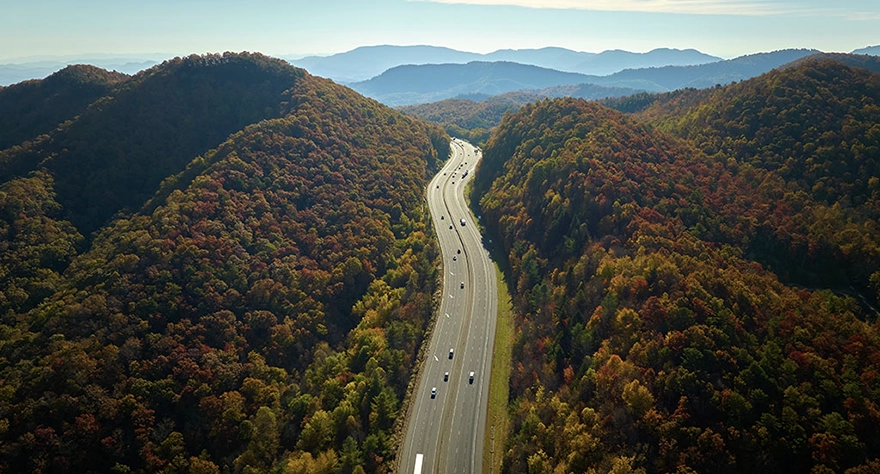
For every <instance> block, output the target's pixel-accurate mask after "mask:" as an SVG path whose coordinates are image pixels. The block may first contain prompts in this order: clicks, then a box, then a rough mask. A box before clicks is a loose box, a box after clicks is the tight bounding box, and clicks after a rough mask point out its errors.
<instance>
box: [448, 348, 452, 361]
mask: <svg viewBox="0 0 880 474" xmlns="http://www.w3.org/2000/svg"><path fill="white" fill-rule="evenodd" d="M449 358H450V359H452V349H449Z"/></svg>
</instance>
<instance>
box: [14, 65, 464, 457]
mask: <svg viewBox="0 0 880 474" xmlns="http://www.w3.org/2000/svg"><path fill="white" fill-rule="evenodd" d="M205 115H211V116H210V117H207V116H205ZM135 120H137V121H138V129H139V130H140V132H139V133H140V134H143V135H140V134H139V133H136V132H134V131H133V130H132V128H133V126H132V125H128V124H127V123H131V122H132V121H135ZM114 121H116V122H121V123H114ZM215 127H217V128H221V129H228V128H232V130H230V131H229V132H227V135H228V136H226V137H219V138H217V141H216V143H210V139H211V137H217V136H218V134H221V133H223V132H222V131H215V130H208V129H212V128H215ZM196 131H199V132H200V133H201V134H205V135H208V137H198V138H197V137H196V135H198V134H199V133H195V132H196ZM229 133H231V135H229ZM150 140H161V141H163V142H170V144H161V145H151V146H152V148H147V149H146V150H140V149H138V150H135V149H134V147H132V148H131V149H128V148H125V147H128V146H131V143H132V142H133V143H138V144H140V145H142V146H147V145H149V144H148V142H149V141H150ZM448 146H449V145H448V137H447V136H445V134H444V133H443V132H442V130H440V129H439V128H437V127H435V126H432V125H429V124H426V123H424V122H421V121H419V120H416V119H413V118H410V117H407V116H405V115H403V114H400V113H398V112H396V111H393V110H391V109H388V108H386V107H384V106H381V105H379V104H377V103H375V102H374V101H370V100H368V99H365V98H363V97H362V96H360V95H358V94H357V93H355V92H353V91H351V90H349V89H347V88H344V87H342V86H338V85H336V84H333V83H332V82H330V81H328V80H324V79H320V78H316V77H314V76H310V75H308V74H307V73H305V72H304V71H302V70H298V69H295V68H292V67H290V66H289V65H287V64H286V63H284V62H282V61H280V60H273V59H270V58H265V57H263V56H260V55H250V54H225V55H223V56H218V55H209V56H192V57H188V58H178V59H175V60H173V61H169V62H167V63H164V64H163V65H160V66H157V67H155V68H153V69H151V70H149V71H146V72H144V73H142V74H140V75H138V76H135V77H133V78H132V79H129V80H127V81H124V82H123V83H122V84H121V85H120V86H119V87H118V88H117V89H116V90H115V91H114V92H113V93H112V95H109V96H105V97H104V98H101V99H99V100H98V101H97V102H96V103H94V104H92V105H91V106H90V107H89V109H88V110H87V111H86V112H84V113H83V114H81V115H80V116H79V118H77V119H75V120H73V121H72V122H71V123H68V124H65V125H64V126H63V127H62V128H61V129H60V130H59V131H58V132H57V133H54V134H52V135H51V136H50V137H49V138H43V139H40V140H37V142H35V143H31V144H27V145H25V146H22V147H21V148H22V149H21V150H17V151H13V152H11V154H7V155H4V156H15V157H17V156H19V155H18V153H25V152H28V153H31V155H30V156H36V157H39V158H40V160H39V161H38V160H30V161H27V163H28V164H29V166H30V167H31V168H33V171H31V172H30V173H28V174H27V175H26V176H22V177H15V178H12V179H9V180H8V181H6V182H5V183H3V184H2V185H0V238H2V240H0V246H2V252H0V255H2V257H0V259H2V261H0V315H2V320H0V334H2V338H0V394H2V395H0V470H2V471H3V472H7V471H8V472H117V471H118V472H206V473H210V472H270V471H274V472H291V473H300V472H364V471H367V472H381V471H386V470H388V468H389V466H390V464H389V460H390V457H391V456H393V449H394V448H395V442H394V440H393V437H392V436H393V425H394V422H395V420H396V418H397V414H398V412H399V409H400V407H401V404H402V401H403V399H404V396H405V394H406V390H407V384H408V383H409V380H410V375H411V372H412V369H413V364H414V362H415V359H416V353H417V351H418V348H419V347H420V345H421V342H422V339H423V337H424V334H425V330H426V326H427V322H428V321H427V320H428V318H429V317H430V315H431V308H432V295H433V293H434V290H435V288H434V286H435V284H436V282H437V274H436V272H437V269H436V258H437V252H438V250H437V247H436V244H435V242H434V241H433V239H431V238H430V237H428V235H429V230H428V225H429V223H428V220H427V219H428V218H427V216H425V215H424V214H423V212H424V210H423V209H422V203H423V200H422V198H423V196H422V190H423V188H424V186H425V184H426V182H427V178H428V177H429V176H430V175H431V174H432V172H433V170H435V169H436V168H437V165H438V160H440V159H443V158H445V156H447V155H448V152H449V150H448ZM172 148H179V150H173V149H172ZM200 148H205V149H204V150H201V149H200ZM25 149H27V150H25ZM33 149H39V150H52V151H51V153H47V154H46V155H39V154H38V153H37V152H34V151H32V150H33ZM74 149H75V150H76V153H78V154H77V155H70V154H72V153H74V151H73V150H74ZM120 149H121V150H122V151H120ZM22 150H25V151H22ZM107 150H110V151H113V152H115V153H114V154H111V155H109V156H107V155H105V153H106V151H107ZM184 153H191V156H190V157H189V159H188V160H186V161H184V160H183V155H184ZM132 154H134V155H132ZM167 154H170V155H171V156H167ZM99 155H101V160H100V161H95V160H92V161H90V160H89V159H85V158H82V157H90V156H94V157H97V156H99ZM65 156H76V157H77V160H75V161H76V162H80V161H82V162H83V164H84V167H82V168H78V167H76V166H75V163H73V162H66V163H67V164H65V165H64V166H62V165H59V164H57V163H59V162H63V160H64V157H65ZM139 160H144V161H146V162H147V163H146V165H145V164H143V163H140V162H139ZM150 163H154V165H153V166H155V167H164V168H162V170H163V171H162V172H163V173H166V174H165V176H163V177H162V178H164V180H163V181H162V182H161V184H160V183H159V182H158V181H156V182H153V184H152V198H151V200H150V201H149V202H148V203H146V204H144V203H143V202H139V201H136V200H132V201H131V202H132V203H136V202H139V205H140V206H141V207H138V208H140V209H141V210H140V211H138V212H134V213H133V214H131V215H126V216H123V217H120V218H115V219H113V220H112V221H111V222H110V223H109V224H107V225H104V226H102V227H100V229H99V230H98V231H97V232H96V233H95V237H94V239H91V240H87V241H84V240H83V237H82V234H81V233H80V232H78V231H77V228H76V227H74V225H73V224H71V221H73V222H77V221H80V220H81V216H80V214H79V213H80V212H83V213H85V214H87V215H91V212H92V211H91V210H90V209H89V208H86V209H85V210H80V209H79V208H77V207H68V203H69V202H80V201H75V200H74V201H66V200H64V199H62V196H63V195H62V193H61V191H60V189H61V187H60V186H59V183H60V182H61V181H63V180H65V179H70V178H69V176H70V175H71V173H80V174H79V175H78V176H80V178H81V179H84V180H85V183H82V184H81V185H80V186H81V190H80V192H87V191H88V190H86V189H85V186H86V185H88V184H90V181H89V180H91V179H96V182H97V183H102V184H101V185H103V184H104V183H106V181H99V179H101V178H97V177H100V176H107V175H109V176H122V178H120V179H129V181H127V183H128V186H140V188H138V190H137V192H138V193H140V192H141V191H140V190H142V189H146V188H148V187H149V186H148V184H146V183H143V182H138V181H137V180H131V178H125V176H128V175H125V174H122V175H120V174H119V173H118V172H117V171H115V170H113V168H114V167H117V166H120V167H121V166H125V167H129V166H133V167H139V168H138V169H139V170H142V171H149V172H151V173H155V174H158V173H159V172H158V170H156V171H154V170H152V169H149V170H148V169H147V167H148V166H147V165H149V164H150ZM105 173H106V174H105ZM114 173H116V174H114ZM150 176H151V175H150ZM103 179H106V178H103ZM68 183H72V181H69V182H68ZM70 185H71V184H68V186H70ZM92 185H93V186H96V185H95V184H92ZM115 189H117V190H119V189H122V188H115ZM56 196H57V198H56ZM91 205H93V206H105V205H108V204H107V203H104V202H102V201H98V202H91ZM109 205H111V206H118V205H117V204H113V203H111V204H109ZM135 209H137V208H135ZM86 222H89V221H87V220H86ZM83 247H84V248H83Z"/></svg>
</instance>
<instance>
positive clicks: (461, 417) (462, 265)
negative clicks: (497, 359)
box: [398, 139, 498, 474]
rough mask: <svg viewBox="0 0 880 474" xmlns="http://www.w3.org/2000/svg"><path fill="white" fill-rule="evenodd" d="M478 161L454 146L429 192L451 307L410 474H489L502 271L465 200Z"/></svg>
mask: <svg viewBox="0 0 880 474" xmlns="http://www.w3.org/2000/svg"><path fill="white" fill-rule="evenodd" d="M478 157H479V151H477V149H476V148H474V147H473V146H472V145H471V144H469V143H467V142H464V141H462V140H458V139H453V141H452V157H451V158H450V159H449V161H447V163H446V164H445V165H444V166H443V169H442V170H440V172H439V173H437V176H435V177H434V179H433V180H431V183H430V185H429V187H428V190H427V191H428V196H427V199H428V207H429V208H430V210H431V216H432V218H433V220H434V226H435V228H436V231H437V237H438V239H439V241H440V248H441V250H442V253H443V257H442V258H443V271H444V276H443V301H442V302H441V304H440V312H439V314H438V315H437V318H436V324H435V326H434V332H433V335H432V337H431V341H430V343H429V347H428V352H427V356H426V360H424V361H422V364H423V366H422V370H421V375H420V379H419V383H418V386H417V388H416V392H415V394H414V396H413V398H412V404H413V405H412V407H411V409H410V412H409V420H408V422H407V426H406V433H405V438H404V441H403V446H402V447H401V453H400V455H401V456H400V459H399V461H398V463H399V464H398V469H399V472H403V473H407V474H410V473H412V474H431V473H437V474H439V473H444V474H445V473H478V472H480V471H481V470H482V465H483V442H484V441H485V437H486V409H487V405H488V402H489V371H490V368H491V366H492V352H493V347H494V341H495V319H496V314H497V311H498V307H497V304H498V297H497V289H496V280H495V268H494V265H493V264H492V262H491V260H489V254H488V252H487V251H486V249H485V248H484V247H483V242H482V238H481V236H480V233H479V231H478V230H477V226H476V223H475V222H474V221H473V218H472V216H471V214H470V212H469V210H468V207H467V205H466V203H465V199H464V186H465V183H466V182H467V180H469V179H471V178H472V177H473V170H474V166H475V165H476V163H477V159H478ZM471 373H473V379H471V376H470V374H471Z"/></svg>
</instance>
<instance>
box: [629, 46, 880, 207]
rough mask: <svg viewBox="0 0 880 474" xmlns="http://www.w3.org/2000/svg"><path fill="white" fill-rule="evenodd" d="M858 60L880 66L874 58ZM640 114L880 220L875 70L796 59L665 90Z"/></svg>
mask: <svg viewBox="0 0 880 474" xmlns="http://www.w3.org/2000/svg"><path fill="white" fill-rule="evenodd" d="M857 58H864V57H857ZM860 63H862V64H866V65H869V66H873V67H874V69H876V70H877V71H880V58H871V61H870V64H868V63H867V62H860ZM640 116H641V117H642V118H644V119H646V120H649V121H651V122H652V123H654V124H656V125H657V126H658V127H659V128H660V129H663V130H666V131H669V132H672V133H675V134H677V135H680V136H682V137H685V138H688V139H690V140H691V141H692V142H693V143H695V144H696V145H697V146H698V147H699V148H700V149H702V150H703V151H704V152H706V153H707V154H709V155H723V156H730V157H734V158H736V159H737V160H739V161H740V162H743V163H748V164H749V165H751V166H753V167H756V168H762V169H766V170H771V171H774V172H775V173H774V174H775V175H777V176H779V177H781V178H782V179H784V180H785V182H786V186H787V187H788V188H790V189H798V190H800V191H802V192H804V193H806V194H808V195H810V196H811V197H812V198H813V199H815V200H817V201H821V202H824V203H826V204H828V205H836V207H839V208H841V209H844V210H852V211H858V212H859V213H863V214H864V215H863V217H864V218H869V219H878V218H880V182H878V179H880V178H878V177H880V163H878V156H880V127H878V123H880V74H877V73H872V72H870V71H868V70H865V69H861V68H851V67H848V66H846V65H844V64H841V63H840V62H837V61H828V60H825V61H815V60H811V61H806V62H799V63H798V64H797V65H794V66H792V67H788V68H784V69H780V70H776V71H772V72H769V73H767V74H765V75H763V76H761V77H759V78H756V79H753V80H750V81H745V82H742V83H739V84H734V85H731V86H729V87H724V88H719V89H715V90H712V91H707V92H703V93H701V92H698V91H685V92H684V93H681V94H677V95H669V96H665V97H663V99H661V100H658V101H657V102H655V103H654V104H653V105H651V106H650V107H648V108H647V109H645V110H644V111H642V112H641V113H640Z"/></svg>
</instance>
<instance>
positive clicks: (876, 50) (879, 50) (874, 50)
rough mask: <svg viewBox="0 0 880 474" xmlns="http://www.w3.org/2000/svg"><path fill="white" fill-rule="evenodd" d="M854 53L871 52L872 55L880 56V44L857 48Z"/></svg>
mask: <svg viewBox="0 0 880 474" xmlns="http://www.w3.org/2000/svg"><path fill="white" fill-rule="evenodd" d="M852 53H853V54H870V55H871V56H880V45H877V46H868V47H867V48H861V49H857V50H855V51H853V52H852Z"/></svg>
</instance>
